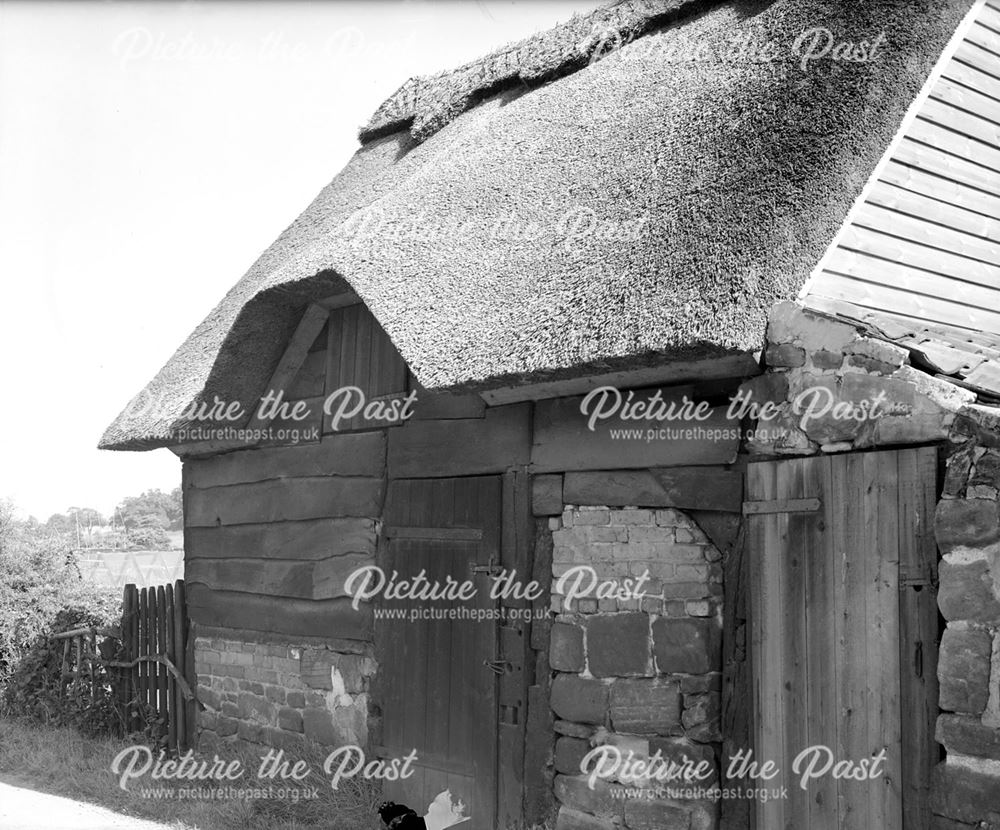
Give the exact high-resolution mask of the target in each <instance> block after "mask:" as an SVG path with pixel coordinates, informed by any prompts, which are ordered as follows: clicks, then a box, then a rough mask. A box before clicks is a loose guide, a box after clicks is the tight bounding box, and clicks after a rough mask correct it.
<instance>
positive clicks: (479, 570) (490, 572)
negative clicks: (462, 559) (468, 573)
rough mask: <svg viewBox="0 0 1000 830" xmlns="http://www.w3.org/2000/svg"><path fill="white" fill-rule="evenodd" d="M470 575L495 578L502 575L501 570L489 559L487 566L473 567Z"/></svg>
mask: <svg viewBox="0 0 1000 830" xmlns="http://www.w3.org/2000/svg"><path fill="white" fill-rule="evenodd" d="M472 574H473V576H478V575H479V574H486V575H487V576H492V577H497V576H500V575H502V574H503V568H501V567H500V565H499V564H497V563H496V562H494V561H493V560H492V559H491V560H490V562H489V564H488V565H473V566H472Z"/></svg>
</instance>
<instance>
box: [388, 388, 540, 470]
mask: <svg viewBox="0 0 1000 830" xmlns="http://www.w3.org/2000/svg"><path fill="white" fill-rule="evenodd" d="M530 447H531V412H530V407H529V406H528V405H527V404H517V405H514V406H503V407H496V408H492V409H487V410H486V415H485V417H483V418H464V419H459V420H453V421H407V422H406V423H405V424H404V425H403V426H402V427H401V428H398V429H394V430H392V431H390V433H389V477H390V478H448V477H451V476H469V475H482V474H485V473H500V472H504V471H505V470H508V469H510V468H511V467H514V466H517V465H519V464H527V463H528V454H529V452H530Z"/></svg>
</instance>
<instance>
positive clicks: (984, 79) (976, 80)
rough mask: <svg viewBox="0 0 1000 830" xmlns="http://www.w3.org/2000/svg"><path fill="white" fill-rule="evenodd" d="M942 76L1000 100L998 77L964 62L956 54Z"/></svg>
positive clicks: (999, 81) (999, 79)
mask: <svg viewBox="0 0 1000 830" xmlns="http://www.w3.org/2000/svg"><path fill="white" fill-rule="evenodd" d="M970 48H974V47H970ZM942 77H944V78H947V79H948V80H949V81H952V82H954V83H959V84H962V85H963V86H966V87H969V88H970V89H975V90H977V91H978V92H980V93H982V94H984V95H989V96H990V97H991V98H995V99H996V100H998V101H1000V78H998V77H995V76H993V75H990V74H988V73H986V72H983V71H982V69H977V68H976V67H974V66H971V65H970V64H968V63H965V62H964V61H962V59H961V58H960V57H958V56H957V55H956V57H954V58H952V59H951V60H950V61H949V62H948V65H947V67H945V70H944V73H943V75H942Z"/></svg>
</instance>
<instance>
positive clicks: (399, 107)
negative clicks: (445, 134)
mask: <svg viewBox="0 0 1000 830" xmlns="http://www.w3.org/2000/svg"><path fill="white" fill-rule="evenodd" d="M719 2H720V0H621V2H617V3H613V4H611V5H608V6H603V7H601V8H598V9H595V10H594V11H592V12H589V13H588V14H576V15H574V16H573V17H572V18H570V19H569V20H568V21H566V22H565V23H562V24H560V25H558V26H554V27H552V28H551V29H547V30H546V31H544V32H539V33H537V34H534V35H530V36H529V37H526V38H524V39H523V40H519V41H517V42H516V43H510V44H507V45H506V46H502V47H500V48H499V49H495V50H494V51H492V52H490V53H489V54H487V55H483V56H482V57H480V58H478V59H476V60H474V61H470V62H469V63H466V64H463V65H462V66H459V67H456V68H455V69H451V70H448V71H445V72H439V73H437V74H435V75H429V76H415V77H412V78H409V79H407V81H406V82H405V83H404V84H403V85H402V86H400V87H399V89H397V90H396V91H395V92H394V93H393V94H392V95H390V96H389V97H388V98H387V99H386V100H385V101H384V102H383V103H382V104H381V106H379V108H378V109H377V110H376V111H375V112H374V113H373V114H372V116H371V118H370V119H369V121H368V123H367V124H366V125H365V126H364V127H362V128H361V129H360V130H359V133H358V138H359V139H360V140H361V141H362V142H365V141H370V140H371V139H373V138H379V137H381V136H383V135H386V134H388V133H392V132H396V131H397V130H402V129H408V130H410V132H411V134H412V135H413V137H414V138H415V139H417V140H418V141H423V140H425V139H427V138H429V137H430V136H431V135H433V134H434V133H436V132H437V131H438V130H440V129H441V128H442V127H443V126H444V125H445V124H447V123H449V122H450V121H452V120H454V119H455V118H457V117H458V116H459V115H461V114H462V113H463V112H465V111H466V110H468V109H470V108H471V107H473V106H475V104H476V103H478V102H479V101H481V100H482V99H483V98H486V97H489V96H490V95H493V94H496V93H498V92H501V91H503V90H504V89H507V88H509V87H512V86H518V85H523V86H524V87H525V88H526V89H533V88H536V87H537V86H539V85H540V84H542V83H546V82H548V81H552V80H555V79H556V78H559V77H562V76H564V75H568V74H570V73H571V72H575V71H577V70H578V69H580V68H581V67H583V66H586V65H587V64H588V63H590V62H592V61H595V60H599V59H600V58H601V57H602V55H603V54H605V53H607V52H608V51H611V50H614V49H618V48H621V46H622V45H623V44H626V43H630V42H632V41H633V40H635V39H636V38H638V37H641V36H642V35H644V34H645V33H646V32H648V31H650V30H651V29H653V28H654V27H657V26H664V25H669V24H671V23H673V22H676V21H677V20H679V19H681V18H682V17H685V16H688V15H691V14H693V13H694V12H695V11H698V10H703V9H707V8H709V7H711V6H716V5H718V4H719Z"/></svg>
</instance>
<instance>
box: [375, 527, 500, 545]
mask: <svg viewBox="0 0 1000 830" xmlns="http://www.w3.org/2000/svg"><path fill="white" fill-rule="evenodd" d="M385 538H386V539H441V540H448V541H455V542H478V541H480V540H481V539H482V538H483V531H482V530H480V529H479V528H476V527H387V528H386V529H385Z"/></svg>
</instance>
